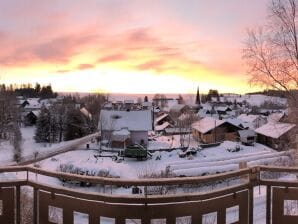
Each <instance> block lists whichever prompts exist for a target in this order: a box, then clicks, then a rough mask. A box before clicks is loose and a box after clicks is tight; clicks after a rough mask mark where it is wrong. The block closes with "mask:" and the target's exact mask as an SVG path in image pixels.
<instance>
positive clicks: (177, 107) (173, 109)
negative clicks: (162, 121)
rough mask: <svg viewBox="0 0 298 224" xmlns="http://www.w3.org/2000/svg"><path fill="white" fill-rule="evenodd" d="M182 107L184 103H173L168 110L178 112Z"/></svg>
mask: <svg viewBox="0 0 298 224" xmlns="http://www.w3.org/2000/svg"><path fill="white" fill-rule="evenodd" d="M184 107H186V105H185V104H175V105H173V106H172V107H171V108H170V111H175V112H180V110H182V109H183V108H184Z"/></svg>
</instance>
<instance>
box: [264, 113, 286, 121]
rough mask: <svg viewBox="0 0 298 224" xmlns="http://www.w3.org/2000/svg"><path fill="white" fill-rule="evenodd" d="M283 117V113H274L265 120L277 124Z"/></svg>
mask: <svg viewBox="0 0 298 224" xmlns="http://www.w3.org/2000/svg"><path fill="white" fill-rule="evenodd" d="M284 116H285V113H284V112H279V113H278V112H276V113H272V114H270V115H269V116H268V118H267V120H268V122H278V121H280V120H281V119H282V118H283V117H284Z"/></svg>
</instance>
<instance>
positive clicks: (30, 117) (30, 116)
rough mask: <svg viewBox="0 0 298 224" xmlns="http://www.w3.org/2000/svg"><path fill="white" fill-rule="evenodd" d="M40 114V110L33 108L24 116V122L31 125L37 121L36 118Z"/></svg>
mask: <svg viewBox="0 0 298 224" xmlns="http://www.w3.org/2000/svg"><path fill="white" fill-rule="evenodd" d="M39 115H40V110H34V111H30V112H29V113H27V114H26V115H25V116H24V124H25V125H26V126H32V125H35V124H36V122H37V119H38V117H39Z"/></svg>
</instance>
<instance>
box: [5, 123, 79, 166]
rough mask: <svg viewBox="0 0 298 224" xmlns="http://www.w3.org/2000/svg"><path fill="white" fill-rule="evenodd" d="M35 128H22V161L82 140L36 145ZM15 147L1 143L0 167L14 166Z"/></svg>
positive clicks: (6, 142) (7, 143)
mask: <svg viewBox="0 0 298 224" xmlns="http://www.w3.org/2000/svg"><path fill="white" fill-rule="evenodd" d="M35 129H36V128H35V127H22V128H21V133H22V139H23V140H22V144H21V147H22V152H21V156H22V160H23V161H24V160H30V159H34V157H35V156H37V157H40V156H43V155H46V154H48V153H51V152H55V151H59V150H62V149H63V148H65V147H67V146H69V145H72V144H75V143H76V142H79V141H80V140H81V139H75V140H71V141H62V142H60V143H51V144H49V143H36V142H35V140H34V135H35ZM13 163H14V162H13V147H12V145H11V144H10V143H9V142H8V141H5V142H0V166H5V165H11V164H13Z"/></svg>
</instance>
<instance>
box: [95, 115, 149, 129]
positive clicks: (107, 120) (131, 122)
mask: <svg viewBox="0 0 298 224" xmlns="http://www.w3.org/2000/svg"><path fill="white" fill-rule="evenodd" d="M99 125H102V129H103V130H121V129H122V128H127V129H128V130H129V131H150V130H152V115H151V110H132V111H126V110H125V111H120V110H102V111H101V113H100V123H99Z"/></svg>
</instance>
